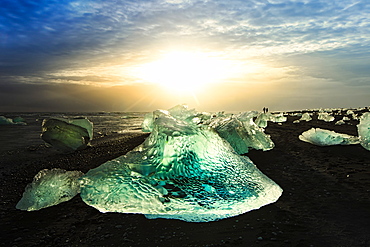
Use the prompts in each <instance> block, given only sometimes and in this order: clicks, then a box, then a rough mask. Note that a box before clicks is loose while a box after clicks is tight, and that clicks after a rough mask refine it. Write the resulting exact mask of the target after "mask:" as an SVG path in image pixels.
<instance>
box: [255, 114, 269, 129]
mask: <svg viewBox="0 0 370 247" xmlns="http://www.w3.org/2000/svg"><path fill="white" fill-rule="evenodd" d="M270 116H271V113H269V112H268V113H262V112H261V113H260V114H258V116H257V118H256V120H255V123H256V125H257V126H258V127H261V128H266V127H267V121H268V120H269V119H270Z"/></svg>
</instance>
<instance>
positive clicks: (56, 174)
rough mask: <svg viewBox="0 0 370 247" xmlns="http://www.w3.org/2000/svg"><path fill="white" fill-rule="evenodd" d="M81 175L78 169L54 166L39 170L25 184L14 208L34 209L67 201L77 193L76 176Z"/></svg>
mask: <svg viewBox="0 0 370 247" xmlns="http://www.w3.org/2000/svg"><path fill="white" fill-rule="evenodd" d="M82 175H83V173H82V172H80V171H66V170H62V169H56V168H55V169H52V170H48V169H44V170H41V171H40V172H39V173H38V174H37V175H36V176H35V177H34V178H33V182H32V183H30V184H28V185H27V187H26V189H25V192H24V193H23V197H22V198H21V200H20V201H19V202H18V204H17V206H16V208H17V209H21V210H27V211H34V210H39V209H41V208H46V207H50V206H53V205H57V204H59V203H61V202H65V201H68V200H70V199H72V198H73V197H74V196H75V195H77V194H78V193H79V190H80V185H79V183H78V178H79V177H81V176H82Z"/></svg>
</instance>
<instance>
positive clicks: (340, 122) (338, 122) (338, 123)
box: [335, 119, 346, 125]
mask: <svg viewBox="0 0 370 247" xmlns="http://www.w3.org/2000/svg"><path fill="white" fill-rule="evenodd" d="M343 124H346V122H344V121H343V119H341V120H338V121H337V122H336V123H335V125H343Z"/></svg>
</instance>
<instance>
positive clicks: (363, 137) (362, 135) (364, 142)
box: [357, 112, 370, 150]
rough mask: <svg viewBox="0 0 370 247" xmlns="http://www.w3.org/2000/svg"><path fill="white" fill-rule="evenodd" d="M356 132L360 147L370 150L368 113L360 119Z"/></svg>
mask: <svg viewBox="0 0 370 247" xmlns="http://www.w3.org/2000/svg"><path fill="white" fill-rule="evenodd" d="M357 132H358V136H359V140H360V144H361V146H363V147H364V148H365V149H367V150H370V113H369V112H366V113H364V114H363V115H362V116H361V117H360V123H359V124H358V125H357Z"/></svg>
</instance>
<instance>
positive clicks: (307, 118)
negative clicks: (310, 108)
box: [299, 112, 312, 122]
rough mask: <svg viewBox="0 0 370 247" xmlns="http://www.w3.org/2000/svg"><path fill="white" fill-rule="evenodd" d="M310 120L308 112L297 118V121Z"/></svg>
mask: <svg viewBox="0 0 370 247" xmlns="http://www.w3.org/2000/svg"><path fill="white" fill-rule="evenodd" d="M311 120H312V118H311V116H310V114H309V113H308V112H305V113H303V114H302V117H301V118H300V119H299V121H306V122H308V121H311Z"/></svg>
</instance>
